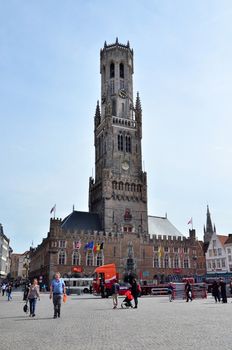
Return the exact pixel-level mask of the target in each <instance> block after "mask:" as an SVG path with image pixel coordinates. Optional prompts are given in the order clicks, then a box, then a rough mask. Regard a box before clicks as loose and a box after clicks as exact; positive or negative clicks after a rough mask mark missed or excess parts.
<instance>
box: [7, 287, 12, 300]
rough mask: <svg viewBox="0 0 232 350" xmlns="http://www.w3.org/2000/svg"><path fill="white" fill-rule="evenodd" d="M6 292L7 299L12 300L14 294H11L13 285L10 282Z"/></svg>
mask: <svg viewBox="0 0 232 350" xmlns="http://www.w3.org/2000/svg"><path fill="white" fill-rule="evenodd" d="M6 293H7V299H8V301H11V300H12V296H11V293H12V285H11V283H8V284H7V287H6Z"/></svg>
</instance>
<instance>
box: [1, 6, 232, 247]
mask: <svg viewBox="0 0 232 350" xmlns="http://www.w3.org/2000/svg"><path fill="white" fill-rule="evenodd" d="M231 17H232V2H231V1H230V0H228V1H226V0H221V1H214V0H194V1H191V0H188V1H186V0H164V1H160V0H159V1H157V0H146V1H145V0H144V1H134V0H133V1H130V0H128V1H125V0H124V1H121V0H118V1H117V2H115V1H112V0H107V1H106V0H102V1H101V0H99V1H96V0H95V1H93V0H92V1H91V0H83V1H81V0H67V1H61V0H40V1H31V0H22V1H18V0H9V1H3V0H2V1H0V222H1V223H2V225H3V228H4V232H5V234H6V235H7V236H8V237H9V238H10V244H11V246H12V248H13V250H14V252H16V253H22V252H23V251H25V250H26V249H28V248H29V246H30V245H31V244H32V242H33V245H34V246H37V245H38V244H39V243H41V240H42V239H43V238H44V237H46V235H47V232H48V231H49V223H50V217H51V215H50V210H51V208H52V207H53V205H54V204H56V216H57V217H60V218H64V217H65V216H67V215H68V214H69V213H70V212H71V211H72V208H73V205H74V206H75V210H80V211H88V182H89V176H91V175H92V171H93V170H92V169H93V167H94V144H93V141H94V139H93V129H94V120H93V117H94V114H95V108H96V102H97V100H98V99H100V93H101V92H100V71H99V65H100V56H99V53H100V49H101V48H102V47H103V45H104V41H105V40H106V42H107V43H109V44H110V43H114V42H115V39H116V37H118V40H119V42H120V43H122V44H126V43H127V40H129V41H130V45H131V47H132V48H133V49H134V96H136V92H137V91H139V93H140V99H141V104H142V109H143V140H142V147H143V161H144V169H145V171H146V172H147V177H148V211H149V214H150V215H156V216H165V214H166V213H167V215H168V218H169V220H170V221H171V222H172V223H173V224H174V225H175V226H176V227H177V229H178V230H179V231H180V232H181V233H182V234H184V235H188V229H189V228H190V226H189V225H187V223H188V221H189V220H190V218H191V217H192V218H193V226H194V228H195V229H196V234H197V236H198V238H199V239H202V236H203V225H204V224H205V222H206V207H207V205H209V208H210V212H211V216H212V221H213V223H215V225H216V228H217V232H218V234H228V233H231V232H232V215H231V214H232V201H231V199H232V186H231V185H232V162H231V159H232V138H231V130H232V118H231V114H232V104H231V95H232V85H231V81H232V69H231V65H232V63H231V62H232V45H231V37H232V21H231Z"/></svg>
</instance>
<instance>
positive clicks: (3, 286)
mask: <svg viewBox="0 0 232 350" xmlns="http://www.w3.org/2000/svg"><path fill="white" fill-rule="evenodd" d="M1 289H2V296H3V297H4V295H5V291H6V283H4V282H3V284H2V287H1Z"/></svg>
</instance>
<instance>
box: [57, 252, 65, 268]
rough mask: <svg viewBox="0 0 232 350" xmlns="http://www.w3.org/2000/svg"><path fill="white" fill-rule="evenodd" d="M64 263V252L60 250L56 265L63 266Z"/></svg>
mask: <svg viewBox="0 0 232 350" xmlns="http://www.w3.org/2000/svg"><path fill="white" fill-rule="evenodd" d="M65 263H66V253H65V251H64V250H61V251H60V252H59V255H58V264H59V265H65Z"/></svg>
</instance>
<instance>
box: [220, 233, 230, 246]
mask: <svg viewBox="0 0 232 350" xmlns="http://www.w3.org/2000/svg"><path fill="white" fill-rule="evenodd" d="M217 238H218V239H219V241H220V242H221V244H222V245H223V246H224V244H225V243H226V241H227V239H228V236H223V235H217Z"/></svg>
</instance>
